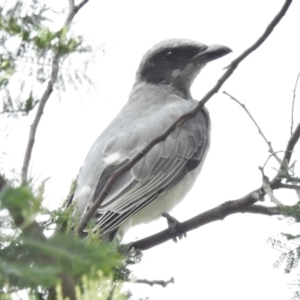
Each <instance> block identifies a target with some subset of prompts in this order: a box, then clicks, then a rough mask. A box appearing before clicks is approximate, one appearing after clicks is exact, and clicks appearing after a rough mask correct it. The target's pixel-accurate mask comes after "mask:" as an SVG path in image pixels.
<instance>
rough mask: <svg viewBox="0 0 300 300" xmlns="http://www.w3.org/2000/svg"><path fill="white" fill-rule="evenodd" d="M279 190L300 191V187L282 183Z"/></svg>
mask: <svg viewBox="0 0 300 300" xmlns="http://www.w3.org/2000/svg"><path fill="white" fill-rule="evenodd" d="M278 188H279V189H290V190H297V191H300V185H297V184H285V183H280V184H278Z"/></svg>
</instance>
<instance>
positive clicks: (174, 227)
mask: <svg viewBox="0 0 300 300" xmlns="http://www.w3.org/2000/svg"><path fill="white" fill-rule="evenodd" d="M162 216H163V217H165V218H166V219H167V221H168V227H169V231H170V233H171V234H172V235H173V236H174V238H173V241H174V242H175V243H177V238H179V239H180V240H181V239H182V238H183V237H186V232H181V231H179V229H178V225H179V224H180V222H179V221H178V220H176V219H175V218H174V217H172V216H170V215H169V214H168V213H163V214H162Z"/></svg>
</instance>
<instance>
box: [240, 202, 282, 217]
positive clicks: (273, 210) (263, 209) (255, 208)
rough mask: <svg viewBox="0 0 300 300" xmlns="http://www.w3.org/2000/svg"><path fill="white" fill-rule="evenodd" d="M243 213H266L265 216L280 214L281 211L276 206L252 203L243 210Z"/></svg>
mask: <svg viewBox="0 0 300 300" xmlns="http://www.w3.org/2000/svg"><path fill="white" fill-rule="evenodd" d="M243 212H244V213H251V214H260V215H266V216H277V215H281V212H279V210H278V207H277V206H263V205H257V204H253V205H251V206H249V207H247V208H246V209H244V211H243Z"/></svg>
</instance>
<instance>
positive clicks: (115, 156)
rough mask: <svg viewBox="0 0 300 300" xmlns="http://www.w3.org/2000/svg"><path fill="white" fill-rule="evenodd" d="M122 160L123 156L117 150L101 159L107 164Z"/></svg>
mask: <svg viewBox="0 0 300 300" xmlns="http://www.w3.org/2000/svg"><path fill="white" fill-rule="evenodd" d="M122 160H123V157H122V156H121V155H120V154H119V153H118V152H115V153H113V154H110V155H109V156H107V157H105V158H104V159H103V161H104V163H105V164H107V165H112V164H116V163H119V162H121V161H122Z"/></svg>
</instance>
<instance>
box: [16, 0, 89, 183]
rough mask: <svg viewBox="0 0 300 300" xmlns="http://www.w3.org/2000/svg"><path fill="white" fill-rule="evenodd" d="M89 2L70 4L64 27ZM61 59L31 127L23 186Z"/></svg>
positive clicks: (57, 57) (55, 61)
mask: <svg viewBox="0 0 300 300" xmlns="http://www.w3.org/2000/svg"><path fill="white" fill-rule="evenodd" d="M87 2H88V0H84V1H82V2H81V3H80V4H78V5H77V6H74V5H72V4H74V3H73V1H70V2H69V3H70V8H73V9H72V10H70V12H69V14H68V16H67V18H66V21H65V24H64V27H70V25H71V22H72V20H73V18H74V17H75V15H76V14H77V13H78V11H79V10H80V9H81V8H82V7H83V6H84V5H85V4H86V3H87ZM60 58H61V53H60V52H59V51H57V52H56V53H54V57H53V60H52V69H51V76H50V80H49V82H48V85H47V88H46V90H45V91H44V93H43V95H42V98H41V100H40V102H39V105H38V109H37V112H36V115H35V118H34V120H33V123H32V124H31V127H30V131H29V137H28V142H27V147H26V151H25V155H24V160H23V166H22V171H21V180H22V183H23V184H24V183H27V181H28V168H29V164H30V160H31V155H32V150H33V146H34V142H35V136H36V131H37V128H38V126H39V123H40V120H41V117H42V115H43V113H44V108H45V106H46V104H47V101H48V100H49V98H50V96H51V94H52V92H53V87H54V84H55V82H56V81H57V76H58V70H59V60H60Z"/></svg>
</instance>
